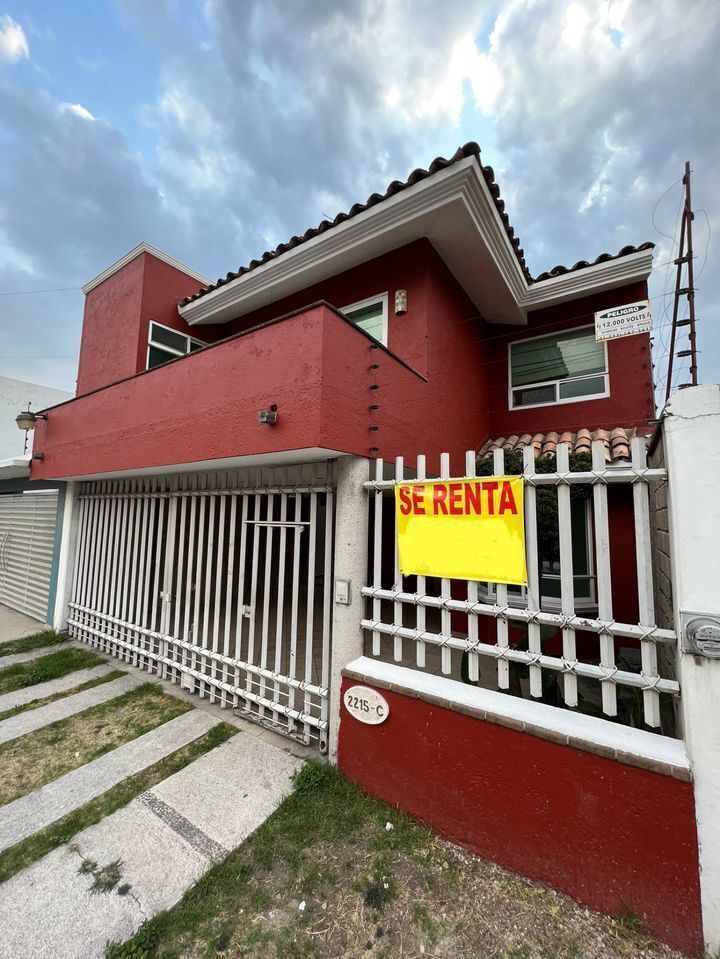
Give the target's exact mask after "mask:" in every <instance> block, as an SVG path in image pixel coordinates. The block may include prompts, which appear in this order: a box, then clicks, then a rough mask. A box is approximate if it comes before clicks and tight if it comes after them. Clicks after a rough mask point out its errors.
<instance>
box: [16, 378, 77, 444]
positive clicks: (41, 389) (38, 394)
mask: <svg viewBox="0 0 720 959" xmlns="http://www.w3.org/2000/svg"><path fill="white" fill-rule="evenodd" d="M72 396H73V394H72V393H68V392H67V390H55V389H53V388H52V387H50V386H40V385H39V384H38V383H25V382H23V381H22V380H11V379H9V378H8V377H6V376H0V461H2V460H6V459H11V458H14V457H17V456H22V455H23V446H24V444H25V434H24V433H22V432H21V431H20V430H19V429H18V428H17V424H16V422H15V417H16V416H17V415H18V413H19V412H20V411H21V410H26V409H27V408H28V401H29V402H30V403H31V407H30V408H31V409H33V410H35V411H37V410H42V409H44V408H45V407H46V406H54V405H55V404H56V403H62V402H63V401H64V400H69V399H72ZM28 446H29V447H30V448H31V447H32V437H30V442H29V444H28Z"/></svg>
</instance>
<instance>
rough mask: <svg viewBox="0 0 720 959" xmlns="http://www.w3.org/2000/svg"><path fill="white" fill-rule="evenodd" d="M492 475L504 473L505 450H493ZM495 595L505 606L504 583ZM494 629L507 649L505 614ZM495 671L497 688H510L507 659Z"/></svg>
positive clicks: (500, 662) (501, 660)
mask: <svg viewBox="0 0 720 959" xmlns="http://www.w3.org/2000/svg"><path fill="white" fill-rule="evenodd" d="M493 475H495V476H504V475H505V450H504V449H499V450H493ZM495 597H496V602H497V605H498V606H499V607H501V609H505V608H507V604H508V588H507V585H506V584H505V583H496V584H495ZM495 629H496V635H497V644H498V646H499V647H500V649H501V650H504V649H507V648H508V646H509V640H508V621H507V618H506V617H505V616H500V617H498V619H496V621H495ZM497 672H498V689H509V688H510V663H509V662H508V661H507V659H502V658H501V659H498V661H497Z"/></svg>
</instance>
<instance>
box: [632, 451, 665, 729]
mask: <svg viewBox="0 0 720 959" xmlns="http://www.w3.org/2000/svg"><path fill="white" fill-rule="evenodd" d="M631 451H632V465H633V470H635V471H636V472H638V473H640V472H641V471H642V470H644V469H646V468H647V452H646V448H645V440H644V438H643V437H640V436H636V437H635V438H634V439H633V440H632V441H631ZM633 506H634V513H635V557H636V564H637V584H638V610H639V614H640V615H639V620H638V624H639V625H640V626H643V627H647V628H650V629H651V628H652V627H653V626H655V625H657V624H656V623H655V599H654V596H653V577H652V550H651V544H650V498H649V495H648V484H647V481H646V480H644V479H639V478H638V479H636V480H635V482H634V483H633ZM640 655H641V658H642V671H643V675H644V676H645V677H647V679H649V680H652V679H654V678H655V677H657V675H658V662H657V647H656V646H655V643H654V642H653V641H652V640H651V639H642V640H640ZM643 712H644V714H645V722H646V723H647V725H648V726H652V727H653V728H654V729H657V728H658V727H659V726H660V697H659V695H658V693H657V692H656V691H655V690H654V689H644V690H643Z"/></svg>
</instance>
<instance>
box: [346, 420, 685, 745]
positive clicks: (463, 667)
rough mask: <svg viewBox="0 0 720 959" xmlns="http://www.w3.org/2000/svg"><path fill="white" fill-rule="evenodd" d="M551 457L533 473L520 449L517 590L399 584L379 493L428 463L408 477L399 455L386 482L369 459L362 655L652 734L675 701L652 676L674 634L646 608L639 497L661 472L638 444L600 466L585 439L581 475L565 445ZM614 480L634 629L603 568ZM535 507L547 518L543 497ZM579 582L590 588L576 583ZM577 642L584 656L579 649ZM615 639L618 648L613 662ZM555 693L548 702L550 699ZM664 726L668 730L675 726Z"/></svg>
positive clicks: (645, 512)
mask: <svg viewBox="0 0 720 959" xmlns="http://www.w3.org/2000/svg"><path fill="white" fill-rule="evenodd" d="M556 455H557V461H556V468H555V470H554V471H553V472H541V471H538V470H537V469H536V460H535V457H534V450H533V449H532V447H530V448H526V449H525V450H524V452H523V471H522V475H523V478H524V497H525V529H526V549H527V567H528V582H527V586H526V587H523V588H522V589H518V588H516V587H512V586H507V585H504V584H501V583H498V584H492V583H478V582H467V581H462V582H459V581H450V580H447V579H438V580H431V579H430V578H427V579H426V578H425V577H420V576H418V577H403V576H402V575H401V574H400V572H399V568H398V561H397V541H396V536H395V527H394V502H393V501H390V497H388V496H386V495H384V494H386V493H387V492H388V491H392V490H393V489H394V487H395V485H396V484H397V483H398V482H400V481H402V480H403V479H408V480H409V479H413V480H422V479H425V478H426V477H427V474H426V461H425V457H424V456H419V457H418V458H417V463H416V464H415V467H414V468H413V469H411V470H410V471H409V473H406V467H405V464H404V463H403V460H402V459H398V460H396V461H395V464H394V474H395V475H394V478H392V479H388V478H384V477H385V474H384V464H383V462H382V460H377V461H376V474H375V479H374V480H371V481H369V482H367V483H366V484H365V486H366V488H367V489H368V491H369V493H370V496H371V499H372V501H373V504H374V509H373V520H372V523H373V525H372V540H373V544H372V571H371V576H372V583H371V585H369V586H366V587H364V588H363V590H362V592H363V595H364V596H365V597H367V599H368V600H369V601H370V608H369V616H368V617H367V618H365V619H363V621H362V627H363V629H364V630H366V631H367V635H368V637H370V645H369V649H368V652H369V653H371V654H372V655H373V656H377V657H390V656H391V657H392V659H393V660H394V661H395V662H400V663H403V664H405V665H407V666H412V667H414V668H419V669H423V670H429V671H436V672H438V673H440V674H441V675H445V676H451V677H452V678H457V679H462V680H464V681H465V682H471V683H481V684H482V685H486V686H491V687H492V688H497V689H500V690H506V691H511V690H512V691H513V692H515V693H516V694H517V695H526V694H527V695H530V696H531V697H532V698H534V699H537V700H544V701H546V702H549V703H551V704H554V705H564V706H565V707H570V708H580V709H582V710H583V711H585V712H594V713H595V714H597V715H602V716H606V717H612V718H617V719H619V720H620V721H624V722H628V723H632V724H634V725H646V726H648V727H650V728H653V729H659V728H660V727H661V725H664V723H662V721H661V697H664V696H665V695H667V696H668V697H674V696H677V695H679V691H680V688H679V684H678V683H677V682H676V681H675V680H674V679H670V678H665V677H662V676H660V675H659V672H658V655H657V652H658V645H659V644H663V643H666V644H671V647H672V648H673V650H674V647H675V644H676V635H675V633H674V632H673V631H672V630H669V629H660V628H658V626H657V625H656V622H655V612H654V601H653V582H652V556H651V545H650V507H649V495H648V492H649V484H650V483H652V482H654V481H656V480H659V479H661V478H665V476H666V473H665V471H664V470H661V469H650V468H648V466H647V460H646V452H645V443H644V440H643V439H640V438H639V439H635V440H633V442H632V461H631V462H628V463H624V464H617V463H616V464H609V463H607V462H606V460H605V448H604V445H603V444H602V443H594V444H593V449H592V465H591V468H590V469H581V470H573V471H571V468H570V449H569V447H568V445H567V444H559V445H558V447H557V454H556ZM505 457H506V454H505V451H504V450H502V449H500V450H495V451H494V457H493V473H494V475H496V476H501V475H504V473H505V471H506V463H505ZM451 475H453V474H452V473H451V465H450V458H449V456H448V454H443V455H442V456H441V458H440V475H439V476H438V477H436V478H439V479H449V478H450V477H451ZM454 475H455V477H457V478H473V477H475V476H476V475H477V473H476V454H475V452H474V451H469V452H468V453H467V454H466V457H465V463H464V464H463V469H462V470H461V471H459V473H458V472H456V473H455V474H454ZM616 484H621V485H625V486H626V487H627V486H630V487H631V489H632V510H631V515H632V517H633V519H631V520H630V522H634V540H635V554H636V555H635V566H636V570H637V572H636V579H637V582H636V601H637V609H638V616H637V621H636V622H622V621H619V620H618V619H616V618H614V613H613V583H617V577H618V576H619V575H620V573H621V571H620V570H613V569H611V561H610V555H611V554H610V546H609V544H610V537H611V536H612V535H613V530H612V523H613V516H612V515H611V513H610V511H609V509H608V488H609V487H610V486H614V485H616ZM581 489H584V490H586V491H587V499H586V503H587V516H588V524H587V532H585V533H584V532H583V531H582V511H580V512H579V513H578V511H577V510H575V509H574V508H573V501H572V498H571V492H572V491H573V490H581ZM544 490H552V491H554V492H552V493H550V494H549V496H550V497H551V500H552V502H551V504H550V505H551V509H550V513H551V514H552V516H555V517H556V523H557V529H556V536H557V544H558V555H557V556H555V557H553V559H552V561H547V560H544V558H543V557H542V556H541V555H539V552H540V551H539V548H538V542H539V537H538V532H539V526H538V501H539V497H541V498H542V497H543V496H544V497H545V498H546V499H547V497H548V494H546V493H543V492H541V491H544ZM573 495H575V494H573ZM580 495H582V494H580ZM628 499H629V494H628ZM384 503H385V508H383V504H384ZM541 505H542V506H543V509H544V510H545V512H546V513H547V503H546V502H545V500H542V501H541ZM578 515H579V516H580V526H578V521H577V516H578ZM553 522H554V521H553ZM581 539H582V541H583V542H582V544H580V540H581ZM393 544H394V545H393ZM580 545H583V548H584V549H585V550H586V551H587V554H588V555H587V558H586V559H587V562H586V565H585V567H584V568H583V570H582V574H583V575H581V576H577V577H576V576H575V575H574V570H573V565H574V562H575V563H576V564H577V565H580V564H579V563H578V560H577V557H578V550H579V546H580ZM393 549H394V562H393ZM384 560H385V562H384ZM388 561H390V562H388ZM391 562H392V565H393V570H392V573H390V571H389V570H388V566H389V565H390V563H391ZM588 580H590V581H592V589H586V588H585V586H587V581H588ZM580 581H582V582H583V583H584V585H583V588H579V585H578V583H579V582H580ZM558 584H559V590H558V589H557V586H558ZM548 593H550V594H552V593H556V594H557V595H556V596H553V595H547V594H548ZM578 596H580V597H581V598H582V599H581V601H580V600H579V598H578ZM458 620H460V623H459V624H458ZM493 621H494V626H493ZM511 628H515V629H516V630H517V629H518V628H520V629H522V630H523V632H524V633H525V635H524V638H523V639H521V641H518V640H517V638H516V639H514V640H511V637H510V634H509V633H510V629H511ZM552 635H554V636H555V637H556V643H557V644H558V645H559V643H560V638H559V637H560V636H561V651H560V652H556V653H555V654H554V655H553V654H551V653H549V652H548V651H547V646H548V645H549V644H550V645H551V643H550V639H551V637H552ZM588 639H589V642H588ZM579 640H581V642H580V646H581V647H582V648H583V649H584V650H585V654H584V655H581V654H580V653H579V651H578V645H579V643H578V641H579ZM621 644H625V648H623V655H622V657H619V656H618V655H617V647H618V646H619V645H621ZM408 646H410V652H409V654H408ZM488 664H489V665H490V669H488V668H487V667H488ZM513 673H514V675H513ZM553 688H554V689H555V691H556V693H557V699H556V700H554V699H553V696H552V695H550V694H549V690H550V691H551V690H552V689H553ZM619 697H620V699H621V705H622V707H623V708H622V709H620V708H619V702H618V700H619ZM628 704H629V705H628ZM633 705H634V706H635V709H634V710H633V708H632V707H633ZM669 713H670V715H671V714H672V710H669ZM668 725H669V726H670V727H671V726H672V720H670V722H669V724H668Z"/></svg>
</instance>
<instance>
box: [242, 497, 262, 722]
mask: <svg viewBox="0 0 720 959" xmlns="http://www.w3.org/2000/svg"><path fill="white" fill-rule="evenodd" d="M261 500H262V497H261V495H260V494H259V493H256V494H255V508H254V512H253V519H254V520H259V519H260V504H261ZM252 529H253V550H252V566H251V570H250V617H249V619H250V621H249V623H248V651H247V662H248V663H252V664H254V663H255V621H256V609H257V581H258V564H259V562H260V534H261V530H262V527H261V526H257V525H255V526H253V528H252ZM251 687H252V675H251V674H250V673H246V675H245V689H246V690H248V692H250V691H251ZM251 708H252V707H251V704H250V701H249V700H246V701H245V709H246V710H248V711H249V710H250V709H251Z"/></svg>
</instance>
